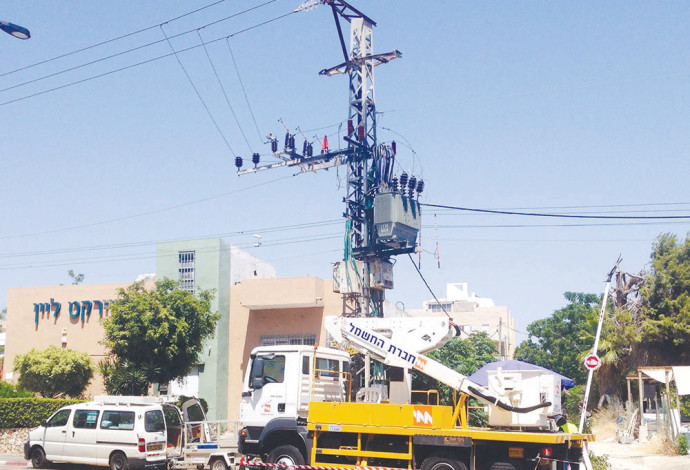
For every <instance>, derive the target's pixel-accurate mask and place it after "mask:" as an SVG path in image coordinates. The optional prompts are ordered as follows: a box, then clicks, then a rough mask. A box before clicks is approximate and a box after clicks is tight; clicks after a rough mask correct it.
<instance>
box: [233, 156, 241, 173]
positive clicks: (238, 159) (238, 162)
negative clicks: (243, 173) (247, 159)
mask: <svg viewBox="0 0 690 470" xmlns="http://www.w3.org/2000/svg"><path fill="white" fill-rule="evenodd" d="M235 166H236V167H237V171H240V168H242V157H235Z"/></svg>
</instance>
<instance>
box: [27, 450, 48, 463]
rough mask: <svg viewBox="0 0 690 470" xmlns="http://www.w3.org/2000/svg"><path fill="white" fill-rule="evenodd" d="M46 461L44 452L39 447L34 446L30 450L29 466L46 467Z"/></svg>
mask: <svg viewBox="0 0 690 470" xmlns="http://www.w3.org/2000/svg"><path fill="white" fill-rule="evenodd" d="M48 463H49V462H48V461H47V460H46V453H45V452H43V449H41V448H40V447H34V448H33V449H32V450H31V466H32V467H34V468H48Z"/></svg>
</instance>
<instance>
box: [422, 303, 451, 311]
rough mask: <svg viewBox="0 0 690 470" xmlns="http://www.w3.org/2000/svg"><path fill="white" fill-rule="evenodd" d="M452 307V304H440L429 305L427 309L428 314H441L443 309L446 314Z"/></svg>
mask: <svg viewBox="0 0 690 470" xmlns="http://www.w3.org/2000/svg"><path fill="white" fill-rule="evenodd" d="M452 307H453V303H452V302H440V303H431V304H429V305H428V307H427V308H428V309H429V311H430V312H443V310H444V309H445V311H446V312H448V311H449V310H451V309H452Z"/></svg>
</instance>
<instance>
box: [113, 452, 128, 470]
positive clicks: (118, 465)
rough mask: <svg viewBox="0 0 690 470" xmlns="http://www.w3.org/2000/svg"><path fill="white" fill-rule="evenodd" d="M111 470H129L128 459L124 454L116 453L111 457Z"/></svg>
mask: <svg viewBox="0 0 690 470" xmlns="http://www.w3.org/2000/svg"><path fill="white" fill-rule="evenodd" d="M109 465H110V470H129V464H128V463H127V457H126V456H125V454H123V453H122V452H115V453H114V454H113V455H111V456H110V463H109Z"/></svg>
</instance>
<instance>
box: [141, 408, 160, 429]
mask: <svg viewBox="0 0 690 470" xmlns="http://www.w3.org/2000/svg"><path fill="white" fill-rule="evenodd" d="M144 429H146V432H160V431H165V419H164V418H163V412H162V411H161V410H152V411H147V412H146V413H144Z"/></svg>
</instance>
